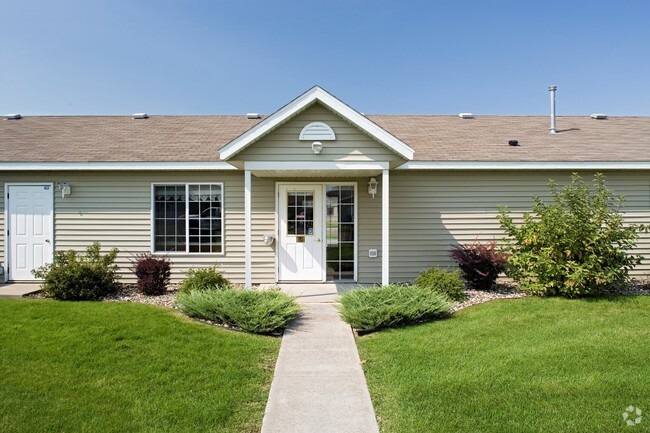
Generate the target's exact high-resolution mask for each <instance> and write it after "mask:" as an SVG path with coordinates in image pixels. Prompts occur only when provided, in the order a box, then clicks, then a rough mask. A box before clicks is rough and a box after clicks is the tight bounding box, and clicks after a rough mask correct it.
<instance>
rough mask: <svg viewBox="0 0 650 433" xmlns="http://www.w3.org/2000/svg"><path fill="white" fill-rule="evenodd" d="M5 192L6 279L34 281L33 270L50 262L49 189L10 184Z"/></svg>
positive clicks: (50, 210) (38, 186) (50, 204)
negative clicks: (6, 211)
mask: <svg viewBox="0 0 650 433" xmlns="http://www.w3.org/2000/svg"><path fill="white" fill-rule="evenodd" d="M7 193H8V195H7V200H8V202H9V203H8V204H9V206H8V219H9V221H8V224H7V237H8V241H9V251H8V253H9V257H8V263H9V279H10V280H14V281H24V280H34V279H35V278H34V276H33V275H32V272H31V271H32V269H35V268H38V267H40V266H43V265H44V264H46V263H51V262H52V209H53V195H52V186H51V185H9V186H8V188H7Z"/></svg>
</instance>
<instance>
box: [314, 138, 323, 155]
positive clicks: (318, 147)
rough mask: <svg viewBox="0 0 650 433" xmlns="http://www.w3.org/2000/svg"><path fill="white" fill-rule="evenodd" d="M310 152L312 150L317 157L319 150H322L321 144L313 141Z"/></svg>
mask: <svg viewBox="0 0 650 433" xmlns="http://www.w3.org/2000/svg"><path fill="white" fill-rule="evenodd" d="M311 150H313V151H314V153H315V154H316V155H319V154H320V152H321V150H323V143H321V142H320V141H314V142H313V143H312V144H311Z"/></svg>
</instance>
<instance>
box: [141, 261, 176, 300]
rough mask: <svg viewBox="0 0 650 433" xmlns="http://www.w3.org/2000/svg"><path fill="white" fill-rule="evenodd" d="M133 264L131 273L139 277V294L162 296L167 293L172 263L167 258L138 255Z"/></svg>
mask: <svg viewBox="0 0 650 433" xmlns="http://www.w3.org/2000/svg"><path fill="white" fill-rule="evenodd" d="M131 264H132V267H131V271H133V273H134V274H135V275H136V277H138V292H140V293H143V294H145V295H162V294H163V293H165V292H166V291H167V285H168V284H169V278H170V275H171V262H170V261H169V259H168V258H167V257H164V256H163V257H158V256H154V255H153V254H151V253H144V254H138V255H136V256H135V260H133V261H132V262H131Z"/></svg>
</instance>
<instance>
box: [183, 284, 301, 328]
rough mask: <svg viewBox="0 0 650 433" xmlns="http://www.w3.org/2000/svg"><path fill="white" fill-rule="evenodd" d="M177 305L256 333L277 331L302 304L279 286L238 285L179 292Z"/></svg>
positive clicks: (192, 314) (185, 309)
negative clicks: (250, 287) (248, 287)
mask: <svg viewBox="0 0 650 433" xmlns="http://www.w3.org/2000/svg"><path fill="white" fill-rule="evenodd" d="M176 306H177V307H178V309H179V310H180V311H182V312H183V313H185V314H187V315H188V316H190V317H195V318H198V319H206V320H211V321H214V322H217V323H221V324H226V325H229V326H234V327H237V328H240V329H242V330H244V331H246V332H251V333H254V334H275V333H278V332H280V331H282V330H283V329H284V328H285V327H286V326H287V324H288V323H289V322H290V321H291V320H292V319H293V318H295V317H296V315H297V314H298V312H299V311H300V307H299V306H298V304H297V303H296V301H295V300H294V298H292V297H291V296H288V295H286V294H284V293H282V292H280V291H279V290H264V291H253V290H243V289H237V288H226V289H223V290H192V291H190V292H182V293H179V295H178V298H177V301H176Z"/></svg>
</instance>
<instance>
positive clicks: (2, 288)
mask: <svg viewBox="0 0 650 433" xmlns="http://www.w3.org/2000/svg"><path fill="white" fill-rule="evenodd" d="M39 290H41V285H40V284H39V283H7V284H0V298H20V297H22V296H24V295H29V294H30V293H34V292H38V291H39Z"/></svg>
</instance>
